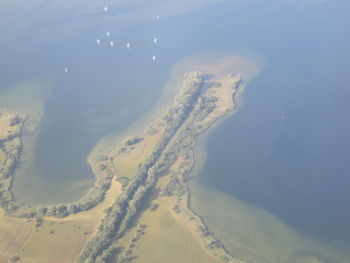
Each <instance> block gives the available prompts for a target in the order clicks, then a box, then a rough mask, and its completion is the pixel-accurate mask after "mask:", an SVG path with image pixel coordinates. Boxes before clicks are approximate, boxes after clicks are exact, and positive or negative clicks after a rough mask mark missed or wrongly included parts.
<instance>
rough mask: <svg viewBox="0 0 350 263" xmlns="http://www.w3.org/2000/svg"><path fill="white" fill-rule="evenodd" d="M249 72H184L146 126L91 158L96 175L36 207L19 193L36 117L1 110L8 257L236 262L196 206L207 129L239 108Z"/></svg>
mask: <svg viewBox="0 0 350 263" xmlns="http://www.w3.org/2000/svg"><path fill="white" fill-rule="evenodd" d="M245 81H246V80H245V79H244V78H242V77H241V75H239V74H227V72H220V71H219V72H217V71H213V70H211V68H210V67H209V68H204V70H201V72H200V71H190V72H188V73H186V74H185V75H184V76H183V80H182V82H181V83H180V84H179V85H180V88H179V89H178V90H179V93H178V95H177V96H176V97H175V99H174V101H173V104H172V105H170V106H168V107H167V108H166V109H164V110H163V112H162V114H160V116H159V118H156V119H155V120H153V121H152V122H150V123H148V125H146V127H145V129H144V130H143V131H142V132H141V133H139V134H135V135H133V136H130V137H128V138H125V140H122V141H121V143H119V144H118V145H111V147H109V148H108V149H107V150H105V151H103V152H99V153H98V154H95V155H93V156H91V157H90V158H89V162H90V165H91V167H92V169H93V171H94V173H95V174H96V178H97V180H96V184H95V187H94V188H93V189H91V191H90V192H89V193H88V194H87V195H86V196H84V197H83V198H82V199H81V200H79V201H77V202H75V203H71V204H59V205H50V206H40V207H32V206H25V205H20V204H17V203H16V201H15V198H14V197H13V196H12V195H11V192H10V188H11V180H12V179H11V178H12V177H11V171H12V169H13V168H14V166H15V164H16V162H17V160H18V156H19V154H20V150H21V140H20V134H21V128H22V126H23V123H24V122H25V119H26V117H25V116H24V115H23V116H22V115H20V114H16V113H11V112H9V111H2V112H1V115H0V129H1V130H0V146H1V153H0V154H1V155H0V161H1V163H2V166H1V170H0V171H1V182H0V183H1V185H0V186H1V188H0V189H1V192H0V194H1V195H0V197H1V207H2V209H1V210H0V232H1V233H5V235H1V236H0V244H1V245H0V262H16V261H18V262H29V263H30V262H39V263H40V262H67V263H68V262H77V263H102V262H104V263H111V262H114V263H117V262H118V263H127V262H130V263H131V262H133V263H141V262H142V263H148V262H150V263H151V262H152V263H155V262H169V263H172V262H174V263H175V262H193V263H196V262H198V263H199V262H201V263H203V262H232V263H246V261H245V260H244V259H240V258H237V257H235V255H231V254H230V253H229V252H228V251H227V250H226V249H225V247H224V245H223V244H222V243H221V242H220V241H219V240H218V239H217V238H216V237H215V233H212V232H211V231H210V229H209V228H208V227H207V225H206V224H205V222H204V220H203V219H202V218H201V217H200V215H198V214H197V213H196V212H195V211H193V210H192V208H191V192H190V188H189V185H188V184H189V182H190V181H191V180H192V179H193V178H192V177H193V175H192V173H191V171H192V169H193V166H194V161H195V156H194V148H195V146H196V142H197V140H198V137H199V136H200V135H201V134H203V133H204V132H205V131H207V130H208V129H209V128H211V127H213V126H215V125H216V124H218V123H219V122H220V120H222V119H223V118H224V117H225V116H227V115H229V114H231V113H233V112H234V111H235V109H236V104H237V100H238V99H239V96H240V94H241V92H242V91H243V89H244V86H245Z"/></svg>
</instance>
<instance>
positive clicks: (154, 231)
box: [110, 76, 244, 263]
mask: <svg viewBox="0 0 350 263" xmlns="http://www.w3.org/2000/svg"><path fill="white" fill-rule="evenodd" d="M238 80H239V79H236V78H234V77H233V76H228V77H223V78H216V79H215V81H216V82H219V83H218V84H219V85H217V86H216V87H215V88H212V89H210V90H208V91H206V95H208V96H215V97H216V98H217V102H216V107H215V109H214V110H213V111H212V113H210V114H209V115H208V116H207V118H205V119H204V120H201V121H199V122H198V123H200V124H201V125H203V126H204V127H206V125H207V126H208V125H210V124H211V123H212V122H213V121H215V120H216V119H217V118H220V117H222V116H223V114H226V112H228V111H231V110H233V109H234V106H235V105H234V103H233V100H232V98H233V95H234V93H235V91H236V89H235V88H234V87H236V85H237V83H238V82H237V81H238ZM182 129H186V126H184V127H181V129H180V130H179V131H178V133H180V131H181V130H182ZM156 135H157V134H156ZM139 137H142V138H144V140H143V142H142V143H139V144H138V145H137V146H135V147H133V148H132V149H131V150H130V151H125V152H123V153H122V154H119V155H117V156H116V157H115V158H114V161H115V168H116V170H117V173H118V176H127V175H128V174H132V173H134V174H136V168H137V166H138V165H139V164H140V163H142V161H143V160H145V159H146V157H147V155H148V154H150V153H151V149H152V147H151V144H155V143H156V141H157V140H156V138H157V136H154V135H153V136H149V135H146V134H141V135H140V136H139ZM176 143H178V141H177V138H176V136H174V138H173V139H172V141H171V142H170V143H169V145H168V146H167V148H166V150H165V151H164V152H167V150H170V149H171V147H173V145H174V144H176ZM147 144H148V145H149V147H145V145H147ZM121 156H122V157H121ZM140 156H142V158H140ZM118 163H119V166H118ZM121 163H122V166H121V165H120V164H121ZM192 165H193V158H190V159H189V160H188V159H187V160H185V159H184V158H183V156H182V154H181V152H180V154H179V155H178V157H177V161H176V162H175V163H174V164H173V165H172V166H171V169H170V171H169V172H168V173H167V175H165V176H163V177H161V178H160V179H159V180H158V182H157V185H156V187H155V188H154V190H153V194H152V197H151V198H150V200H148V201H146V202H145V208H144V210H143V211H140V212H139V214H138V216H137V219H136V220H135V222H134V223H133V225H132V226H131V227H130V228H129V229H128V231H127V232H126V233H125V235H124V236H123V237H122V238H121V239H119V240H118V241H117V242H115V243H114V245H113V246H114V247H115V251H117V252H116V253H115V255H114V257H113V258H112V259H111V260H110V263H115V262H133V263H141V262H142V263H147V262H150V263H151V262H152V263H156V262H170V263H171V262H174V263H175V262H176V263H181V262H193V263H196V262H198V263H199V262H223V261H225V260H223V259H224V258H225V256H226V255H227V253H226V251H225V250H224V249H223V248H222V247H219V248H215V247H214V248H213V247H212V246H211V244H213V242H216V241H217V240H216V239H215V237H214V236H213V235H211V234H210V235H209V234H208V235H203V231H202V230H201V228H202V229H204V228H206V226H205V225H204V224H203V222H202V220H201V219H200V217H199V216H197V215H196V214H194V213H193V212H192V211H191V209H190V207H189V206H188V198H189V196H186V195H182V196H180V195H176V194H175V195H172V196H164V195H161V193H162V192H163V190H164V188H166V186H167V185H168V183H169V182H170V181H171V180H173V174H174V173H175V172H180V174H181V170H182V169H183V168H184V167H187V168H188V166H190V167H191V166H192ZM179 179H180V181H183V178H179ZM226 260H227V261H230V262H242V263H243V262H244V261H243V260H239V259H235V258H230V259H226Z"/></svg>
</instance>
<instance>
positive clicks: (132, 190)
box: [77, 72, 203, 263]
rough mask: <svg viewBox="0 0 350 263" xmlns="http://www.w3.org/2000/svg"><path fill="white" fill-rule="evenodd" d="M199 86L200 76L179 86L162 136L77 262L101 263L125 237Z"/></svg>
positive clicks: (195, 74)
mask: <svg viewBox="0 0 350 263" xmlns="http://www.w3.org/2000/svg"><path fill="white" fill-rule="evenodd" d="M202 86H203V76H202V74H201V73H199V72H193V73H191V74H189V75H188V76H187V78H186V79H185V81H184V82H183V84H182V89H181V93H180V95H179V96H178V97H177V98H176V100H175V102H176V103H175V105H174V106H172V107H170V108H169V110H168V112H167V113H166V114H165V115H164V116H163V117H162V120H163V121H164V122H165V124H166V125H165V127H166V129H165V132H164V134H163V135H162V137H161V139H160V140H159V141H158V143H157V145H156V146H155V149H154V150H153V152H152V153H151V155H150V156H149V157H148V159H147V160H146V161H145V163H144V164H142V165H140V166H139V167H138V172H137V176H136V177H135V179H134V180H132V181H131V182H130V183H129V184H128V185H127V186H126V187H125V188H124V190H123V193H122V194H121V195H120V196H119V197H118V198H117V200H116V202H115V203H114V204H113V207H112V208H111V209H109V210H108V214H107V215H106V216H105V218H104V219H103V220H102V222H101V225H100V226H99V231H98V233H97V234H96V235H95V236H94V237H93V238H92V240H90V242H89V243H88V244H87V245H86V247H85V248H84V250H83V251H82V253H81V255H80V257H79V259H78V260H77V262H79V263H91V262H105V260H106V257H105V256H104V253H105V252H104V251H110V246H111V245H112V243H113V242H114V241H115V240H118V239H119V238H120V237H121V236H122V235H123V234H124V233H125V231H126V230H127V229H128V226H129V225H130V223H131V221H132V219H133V218H134V217H135V215H136V214H137V212H138V211H139V209H140V208H141V207H142V205H143V202H144V200H145V199H146V196H147V194H148V193H149V192H150V190H152V189H153V188H154V186H155V184H156V182H157V179H158V177H159V175H160V174H161V173H162V172H163V171H165V170H167V169H169V168H170V165H171V163H172V162H169V161H168V160H169V158H170V156H171V155H169V156H168V158H165V159H164V158H162V161H161V162H159V159H160V156H161V155H162V153H163V151H164V149H165V147H166V146H167V145H168V143H169V141H170V140H171V138H172V137H173V136H174V135H175V134H176V132H177V130H178V129H179V127H180V126H181V125H182V124H183V122H184V121H185V120H186V119H187V117H188V115H189V113H190V112H191V111H192V109H193V108H194V105H195V102H196V101H197V98H198V96H199V94H200V92H201V88H202ZM171 159H174V157H171ZM163 162H166V163H165V164H164V163H163ZM108 254H109V253H108Z"/></svg>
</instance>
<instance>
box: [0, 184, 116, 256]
mask: <svg viewBox="0 0 350 263" xmlns="http://www.w3.org/2000/svg"><path fill="white" fill-rule="evenodd" d="M120 191H121V186H120V183H119V182H117V181H115V180H113V181H112V183H111V188H110V189H109V190H108V191H107V193H106V196H105V199H104V201H103V202H102V203H100V204H99V205H97V206H96V207H94V208H93V209H90V210H89V211H85V212H81V213H77V214H73V215H70V216H67V217H65V218H52V217H46V218H43V222H42V223H41V224H40V226H38V227H35V225H36V220H35V219H21V218H12V217H7V216H4V213H3V211H1V214H0V233H1V235H0V262H7V261H8V260H9V259H10V258H12V257H14V256H19V257H20V259H21V260H20V262H26V263H47V262H50V263H51V262H52V263H71V262H74V260H75V258H76V257H77V256H78V255H79V253H80V251H81V250H82V248H83V247H84V245H85V244H86V242H87V241H88V240H89V239H90V237H91V236H92V235H94V233H96V231H97V227H98V225H99V223H100V220H101V219H102V218H103V217H104V214H105V213H104V210H105V209H106V208H108V207H110V206H111V205H112V203H113V202H114V200H115V198H116V197H117V196H118V195H119V194H120Z"/></svg>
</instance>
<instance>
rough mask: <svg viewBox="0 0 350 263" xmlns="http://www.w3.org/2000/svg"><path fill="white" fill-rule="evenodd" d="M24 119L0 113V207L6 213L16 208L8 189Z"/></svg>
mask: <svg viewBox="0 0 350 263" xmlns="http://www.w3.org/2000/svg"><path fill="white" fill-rule="evenodd" d="M26 118H27V116H24V115H21V114H18V113H13V112H10V111H7V110H3V111H0V206H1V207H2V208H3V209H5V210H7V211H13V210H15V209H16V208H17V205H16V204H15V203H14V201H13V197H12V194H11V192H10V188H11V186H12V181H13V170H14V169H15V166H16V164H17V162H18V159H19V156H20V152H21V149H22V144H21V139H20V135H21V131H22V127H23V124H24V122H25V120H26Z"/></svg>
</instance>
